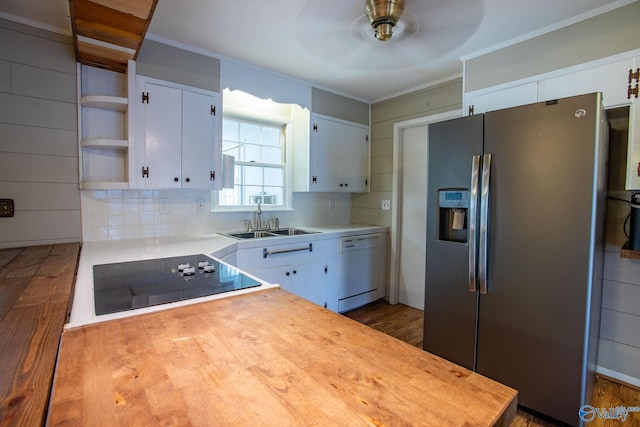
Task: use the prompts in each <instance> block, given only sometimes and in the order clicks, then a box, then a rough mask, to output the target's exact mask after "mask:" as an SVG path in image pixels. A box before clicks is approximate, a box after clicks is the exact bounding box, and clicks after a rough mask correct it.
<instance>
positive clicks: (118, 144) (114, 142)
mask: <svg viewBox="0 0 640 427" xmlns="http://www.w3.org/2000/svg"><path fill="white" fill-rule="evenodd" d="M80 146H81V147H94V148H113V149H116V150H126V149H128V148H129V141H128V140H126V139H104V138H96V139H87V140H84V141H81V142H80Z"/></svg>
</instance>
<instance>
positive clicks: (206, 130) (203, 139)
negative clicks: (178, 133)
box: [182, 90, 216, 189]
mask: <svg viewBox="0 0 640 427" xmlns="http://www.w3.org/2000/svg"><path fill="white" fill-rule="evenodd" d="M215 104H216V100H215V98H214V97H213V96H209V95H205V94H202V93H196V92H190V91H186V90H185V91H183V92H182V188H198V189H211V188H212V185H213V183H214V181H213V179H212V175H213V173H214V170H215V168H214V156H215V146H216V138H215V131H216V126H215V124H216V117H215V115H214V106H215Z"/></svg>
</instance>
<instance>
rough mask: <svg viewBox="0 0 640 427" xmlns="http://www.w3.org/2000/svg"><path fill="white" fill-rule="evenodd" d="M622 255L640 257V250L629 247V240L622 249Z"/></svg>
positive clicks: (623, 256)
mask: <svg viewBox="0 0 640 427" xmlns="http://www.w3.org/2000/svg"><path fill="white" fill-rule="evenodd" d="M620 256H621V257H622V258H631V259H640V251H634V250H633V249H630V248H629V242H626V243H625V244H624V246H622V249H620Z"/></svg>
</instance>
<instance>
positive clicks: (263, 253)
mask: <svg viewBox="0 0 640 427" xmlns="http://www.w3.org/2000/svg"><path fill="white" fill-rule="evenodd" d="M299 251H309V252H313V243H309V246H305V247H302V248H293V249H280V250H277V251H269V250H268V249H267V248H264V249H263V250H262V258H266V257H268V256H269V255H277V254H286V253H289V252H299Z"/></svg>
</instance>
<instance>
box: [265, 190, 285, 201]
mask: <svg viewBox="0 0 640 427" xmlns="http://www.w3.org/2000/svg"><path fill="white" fill-rule="evenodd" d="M264 192H265V193H266V194H267V195H268V196H272V197H266V198H265V199H266V200H267V201H271V203H270V204H272V205H282V204H284V189H283V188H282V187H264Z"/></svg>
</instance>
